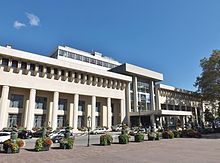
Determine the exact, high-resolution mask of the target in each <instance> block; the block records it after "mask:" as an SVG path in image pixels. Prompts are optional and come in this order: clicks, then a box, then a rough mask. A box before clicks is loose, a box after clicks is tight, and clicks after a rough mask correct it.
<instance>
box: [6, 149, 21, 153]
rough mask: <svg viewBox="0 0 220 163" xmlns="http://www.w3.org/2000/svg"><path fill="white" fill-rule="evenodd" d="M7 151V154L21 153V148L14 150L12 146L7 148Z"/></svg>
mask: <svg viewBox="0 0 220 163" xmlns="http://www.w3.org/2000/svg"><path fill="white" fill-rule="evenodd" d="M5 152H6V153H7V154H15V153H19V152H20V148H18V150H16V151H12V149H11V148H7V149H6V150H5Z"/></svg>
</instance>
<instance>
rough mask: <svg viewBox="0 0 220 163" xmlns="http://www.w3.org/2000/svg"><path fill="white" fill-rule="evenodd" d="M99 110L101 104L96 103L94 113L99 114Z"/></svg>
mask: <svg viewBox="0 0 220 163" xmlns="http://www.w3.org/2000/svg"><path fill="white" fill-rule="evenodd" d="M100 110H101V103H100V102H96V108H95V111H96V112H100Z"/></svg>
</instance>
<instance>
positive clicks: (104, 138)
mask: <svg viewBox="0 0 220 163" xmlns="http://www.w3.org/2000/svg"><path fill="white" fill-rule="evenodd" d="M112 141H113V138H112V136H111V135H110V134H105V135H101V136H100V145H111V144H112Z"/></svg>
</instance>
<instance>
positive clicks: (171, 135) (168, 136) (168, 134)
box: [162, 130, 174, 139]
mask: <svg viewBox="0 0 220 163" xmlns="http://www.w3.org/2000/svg"><path fill="white" fill-rule="evenodd" d="M162 137H163V139H173V138H174V133H173V132H172V131H171V130H167V131H164V132H163V133H162Z"/></svg>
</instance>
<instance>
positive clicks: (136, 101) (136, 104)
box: [133, 76, 138, 112]
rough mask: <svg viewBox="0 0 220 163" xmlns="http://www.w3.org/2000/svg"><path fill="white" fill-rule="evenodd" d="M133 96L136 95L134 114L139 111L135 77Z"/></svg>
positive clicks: (135, 79)
mask: <svg viewBox="0 0 220 163" xmlns="http://www.w3.org/2000/svg"><path fill="white" fill-rule="evenodd" d="M133 95H134V112H137V111H138V89H137V77H136V76H134V77H133Z"/></svg>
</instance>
